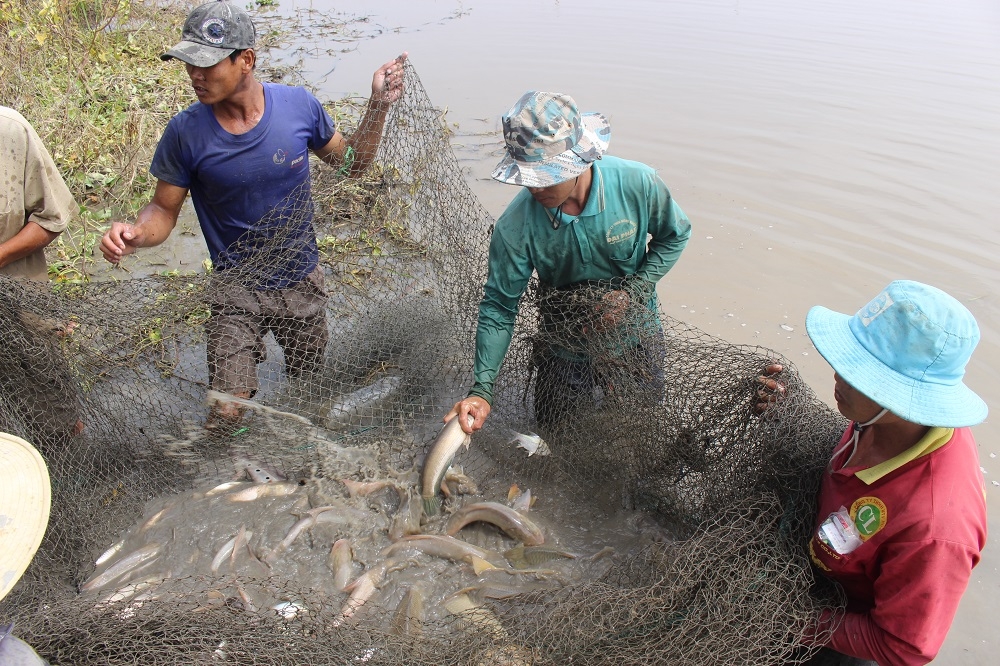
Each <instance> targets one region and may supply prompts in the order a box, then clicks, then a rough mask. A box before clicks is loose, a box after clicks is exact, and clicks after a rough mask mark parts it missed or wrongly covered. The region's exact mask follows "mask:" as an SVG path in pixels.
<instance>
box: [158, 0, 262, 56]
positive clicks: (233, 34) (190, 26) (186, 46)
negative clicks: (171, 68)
mask: <svg viewBox="0 0 1000 666" xmlns="http://www.w3.org/2000/svg"><path fill="white" fill-rule="evenodd" d="M256 36H257V33H256V31H255V30H254V27H253V21H251V20H250V15H249V14H247V13H246V11H244V10H243V9H242V8H241V7H239V6H237V5H234V4H233V3H231V2H225V1H224V0H216V1H215V2H207V3H205V4H204V5H199V6H198V7H195V8H194V9H192V10H191V13H190V14H188V17H187V21H185V22H184V31H183V32H182V33H181V41H180V42H179V43H178V44H177V45H176V46H174V48H172V49H170V50H169V51H167V52H166V53H164V54H163V55H161V56H160V59H161V60H170V59H171V58H177V59H178V60H183V61H184V62H186V63H188V64H189V65H194V66H195V67H211V66H212V65H215V64H217V63H219V62H221V61H222V59H223V58H225V57H226V56H228V55H229V54H231V53H232V52H233V51H239V50H241V49H252V48H253V45H254V41H255V39H256Z"/></svg>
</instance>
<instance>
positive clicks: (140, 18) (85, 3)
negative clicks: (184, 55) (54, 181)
mask: <svg viewBox="0 0 1000 666" xmlns="http://www.w3.org/2000/svg"><path fill="white" fill-rule="evenodd" d="M192 4H193V3H192V2H189V1H185V0H166V1H162V2H156V1H150V0H0V104H3V105H5V106H10V107H13V108H15V109H17V110H18V111H20V112H21V114H22V115H24V116H25V117H26V118H27V119H28V120H29V121H30V122H31V124H32V125H34V127H35V130H36V131H37V132H38V134H39V135H40V136H41V137H42V140H43V141H44V142H45V145H46V147H47V148H48V150H49V152H50V153H51V154H52V157H53V159H54V160H55V162H56V165H57V166H58V167H59V170H60V172H61V173H62V174H63V177H64V178H65V180H66V183H67V185H69V187H70V190H71V191H72V192H73V195H74V197H75V198H76V200H77V202H78V203H80V205H81V211H80V213H81V214H80V216H79V217H78V219H77V220H76V222H75V224H74V227H73V228H72V229H71V230H70V231H69V233H65V234H63V235H62V236H60V238H59V239H58V241H57V242H56V243H55V244H54V245H53V247H52V249H53V250H54V253H53V254H52V255H51V256H52V258H53V260H54V263H53V267H52V269H51V272H52V273H53V274H54V277H56V278H57V279H60V280H66V281H70V282H73V281H77V280H81V279H86V277H85V273H86V262H88V261H92V260H93V248H94V244H95V242H96V241H97V240H98V239H99V238H100V235H101V233H103V230H104V228H105V227H106V225H107V223H108V221H109V220H110V218H112V217H115V216H130V215H133V214H135V212H137V211H138V209H139V208H140V207H141V206H142V205H144V204H145V202H146V201H148V199H149V197H150V196H151V194H152V187H153V185H154V183H152V182H151V180H152V179H151V178H150V176H149V172H148V166H149V160H150V158H151V157H152V153H153V150H154V149H155V147H156V142H157V140H158V139H159V137H160V134H161V132H162V131H163V128H164V127H165V125H166V123H167V121H168V120H169V119H170V117H171V116H173V115H174V114H175V113H177V112H178V111H179V110H181V109H183V108H185V107H186V106H188V105H189V104H190V103H191V102H192V101H193V99H194V96H193V94H192V93H191V90H190V87H189V86H188V85H187V75H186V73H185V71H184V68H183V67H170V66H165V64H164V63H163V62H162V61H161V60H160V58H159V55H160V54H161V53H163V52H164V51H165V50H166V49H167V48H169V47H170V46H172V45H173V43H174V42H175V41H176V40H177V36H178V35H179V34H180V31H181V26H182V24H183V21H184V17H185V16H186V14H187V11H188V10H189V8H190V7H191V6H192Z"/></svg>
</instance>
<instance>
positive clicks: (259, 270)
mask: <svg viewBox="0 0 1000 666" xmlns="http://www.w3.org/2000/svg"><path fill="white" fill-rule="evenodd" d="M255 37H256V31H255V29H254V26H253V23H252V21H251V20H250V16H249V15H248V14H247V13H246V12H245V11H244V10H243V9H241V8H240V7H239V6H237V5H235V4H233V3H230V2H224V1H217V2H209V3H206V4H203V5H201V6H199V7H196V8H195V9H194V10H192V11H191V13H190V14H189V15H188V18H187V21H186V22H185V24H184V30H183V33H182V35H181V40H182V41H181V42H180V43H178V44H177V45H176V46H175V47H174V48H172V49H170V50H169V51H167V52H166V53H165V54H163V55H162V56H161V58H162V59H163V60H169V59H170V58H177V59H179V60H181V61H183V62H184V63H185V66H186V68H187V72H188V76H189V77H190V78H191V85H192V87H193V88H194V92H195V95H196V96H197V97H198V101H197V102H196V103H195V104H193V105H191V106H190V107H189V108H187V109H186V110H184V111H182V112H181V113H179V114H177V115H176V116H174V118H172V119H171V120H170V123H169V124H168V125H167V128H166V130H165V131H164V133H163V136H162V137H161V138H160V142H159V144H158V145H157V148H156V153H155V154H154V156H153V161H152V164H151V165H150V173H152V174H153V175H154V176H155V177H156V178H157V183H156V191H155V193H154V194H153V199H152V201H151V202H150V203H149V204H147V205H146V206H145V207H144V208H143V209H142V210H141V211H140V212H139V215H138V216H137V218H136V220H135V222H134V223H132V224H127V223H122V222H115V223H113V224H112V225H111V228H110V229H109V230H108V232H107V233H105V234H104V238H103V239H102V241H101V252H102V253H103V254H104V257H105V258H106V259H107V260H108V261H110V262H111V263H118V262H119V261H121V259H122V257H123V256H125V255H127V254H131V253H133V252H135V251H136V250H137V249H138V248H140V247H150V246H154V245H158V244H160V243H162V242H163V241H164V240H165V239H166V238H167V236H169V235H170V233H171V231H172V230H173V229H174V227H175V225H176V224H177V217H178V214H179V213H180V209H181V205H182V204H183V202H184V199H185V198H186V197H187V194H188V192H190V193H191V199H192V202H193V203H194V207H195V211H196V212H197V214H198V221H199V223H200V225H201V229H202V232H203V234H204V236H205V241H206V243H207V245H208V251H209V254H210V256H211V258H212V263H213V266H214V267H215V269H216V270H217V271H219V275H221V276H223V278H224V279H223V280H222V283H223V284H222V288H220V289H213V290H211V293H210V294H209V296H208V300H209V306H210V307H211V311H212V316H211V317H210V319H209V321H208V322H207V323H206V325H205V328H206V335H207V338H208V344H207V356H208V368H209V383H210V386H211V388H212V390H213V391H216V392H219V393H222V394H228V395H230V396H234V397H236V398H244V399H245V398H250V397H252V396H253V395H254V393H255V392H256V390H257V388H258V383H257V372H256V364H257V363H260V362H261V361H263V360H264V358H265V348H264V343H263V336H264V335H266V334H267V332H268V331H271V332H272V333H273V334H274V337H275V340H276V341H277V342H278V344H280V345H281V347H282V350H283V351H284V356H285V366H286V369H287V371H288V373H289V374H290V375H292V376H297V375H300V374H302V373H303V372H308V371H310V370H312V369H315V368H317V367H318V365H319V364H321V363H322V358H323V353H324V351H325V349H326V343H327V338H328V332H327V327H326V319H325V313H326V292H325V289H324V287H323V272H322V268H320V267H319V265H318V263H319V252H318V248H317V245H316V235H315V231H314V230H313V226H312V199H311V197H310V195H309V182H310V178H309V151H312V152H313V153H314V154H315V155H316V156H317V157H319V158H320V159H322V160H323V161H325V162H327V163H329V164H333V165H337V166H342V168H344V169H345V170H346V171H347V173H348V174H350V175H352V176H354V175H358V174H360V173H361V172H362V171H364V169H365V168H366V167H367V166H368V164H369V163H370V161H371V160H372V158H373V157H374V155H375V152H376V150H377V149H378V145H379V141H380V140H381V136H382V129H383V127H384V125H385V119H386V114H387V113H388V110H389V107H390V106H391V105H392V104H393V103H395V102H396V101H397V100H398V99H399V98H400V96H401V95H402V91H403V64H404V61H405V59H406V53H403V54H402V55H401V56H399V57H398V58H396V59H394V60H392V61H390V62H387V63H386V64H384V65H382V66H381V67H379V68H378V70H376V71H375V74H374V76H373V77H372V95H371V99H370V101H369V104H368V108H367V111H366V112H365V115H364V117H363V118H362V119H361V123H360V124H359V127H358V130H357V131H356V132H355V133H354V134H352V135H351V137H350V139H347V138H345V137H344V136H343V135H341V133H340V132H339V131H337V129H336V128H335V127H334V124H333V120H331V118H330V116H329V115H328V114H327V113H326V111H324V109H323V107H322V106H321V105H320V103H319V101H318V100H317V99H316V98H315V97H314V96H313V95H312V94H311V93H309V92H308V91H306V90H305V89H304V88H299V87H290V86H283V85H278V84H271V83H261V82H259V81H257V80H256V79H255V78H254V68H255V67H256V59H257V56H256V53H255V51H254V44H255ZM240 416H241V408H240V406H239V404H238V402H236V401H227V400H225V399H217V400H216V401H215V405H214V407H213V411H212V414H211V415H210V417H209V422H208V424H207V425H208V426H209V427H211V426H217V425H219V424H224V423H233V422H236V421H238V420H239V418H240Z"/></svg>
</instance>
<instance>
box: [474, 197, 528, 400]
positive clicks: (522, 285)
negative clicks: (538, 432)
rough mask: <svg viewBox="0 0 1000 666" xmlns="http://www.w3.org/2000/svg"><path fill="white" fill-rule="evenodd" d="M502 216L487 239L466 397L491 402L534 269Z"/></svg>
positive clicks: (525, 250)
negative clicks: (470, 380)
mask: <svg viewBox="0 0 1000 666" xmlns="http://www.w3.org/2000/svg"><path fill="white" fill-rule="evenodd" d="M509 210H510V209H508V211H509ZM505 217H507V214H506V213H505V215H502V216H501V217H500V219H499V220H497V224H496V226H495V227H494V232H493V236H492V237H491V239H490V254H489V275H488V276H487V278H486V287H485V288H484V293H483V300H482V301H481V302H480V304H479V324H478V325H477V327H476V357H475V360H474V365H473V376H474V383H473V386H472V389H471V390H470V391H469V395H470V396H473V395H476V396H479V397H481V398H483V399H485V400H486V401H487V402H490V403H492V402H493V382H494V381H495V380H496V377H497V373H498V372H499V371H500V365H501V364H502V363H503V359H504V356H505V355H506V354H507V348H508V347H510V340H511V336H512V335H513V333H514V321H515V320H516V319H517V308H518V304H519V303H520V300H521V296H522V295H523V294H524V290H525V289H526V288H527V286H528V280H529V279H530V278H531V274H532V272H533V271H534V265H533V263H532V261H531V255H530V252H529V250H528V248H527V245H526V244H525V245H519V244H517V242H512V240H511V239H510V238H507V237H506V236H505V235H504V233H503V232H502V229H503V228H504V227H505V226H506V225H505ZM513 236H516V234H514V235H513Z"/></svg>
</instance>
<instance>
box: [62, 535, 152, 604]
mask: <svg viewBox="0 0 1000 666" xmlns="http://www.w3.org/2000/svg"><path fill="white" fill-rule="evenodd" d="M162 548H163V545H162V544H159V543H148V544H146V545H145V546H143V547H142V548H139V549H137V550H134V551H132V552H131V553H129V554H128V555H126V556H125V557H123V558H121V559H120V560H118V561H117V562H115V563H114V564H112V565H111V566H110V567H108V568H107V569H105V570H104V571H102V572H101V573H100V574H97V575H96V576H94V577H93V578H91V579H90V580H88V581H87V582H85V583H84V584H83V585H81V586H80V590H81V591H83V592H86V591H88V590H93V589H100V588H102V587H104V586H106V585H108V584H109V583H111V582H112V581H115V580H117V579H119V578H121V577H122V576H124V575H126V574H130V573H133V572H134V571H137V570H138V569H139V568H140V567H142V566H143V565H145V564H146V563H148V562H149V560H151V559H152V558H154V557H156V556H158V555H159V554H160V550H161V549H162Z"/></svg>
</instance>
